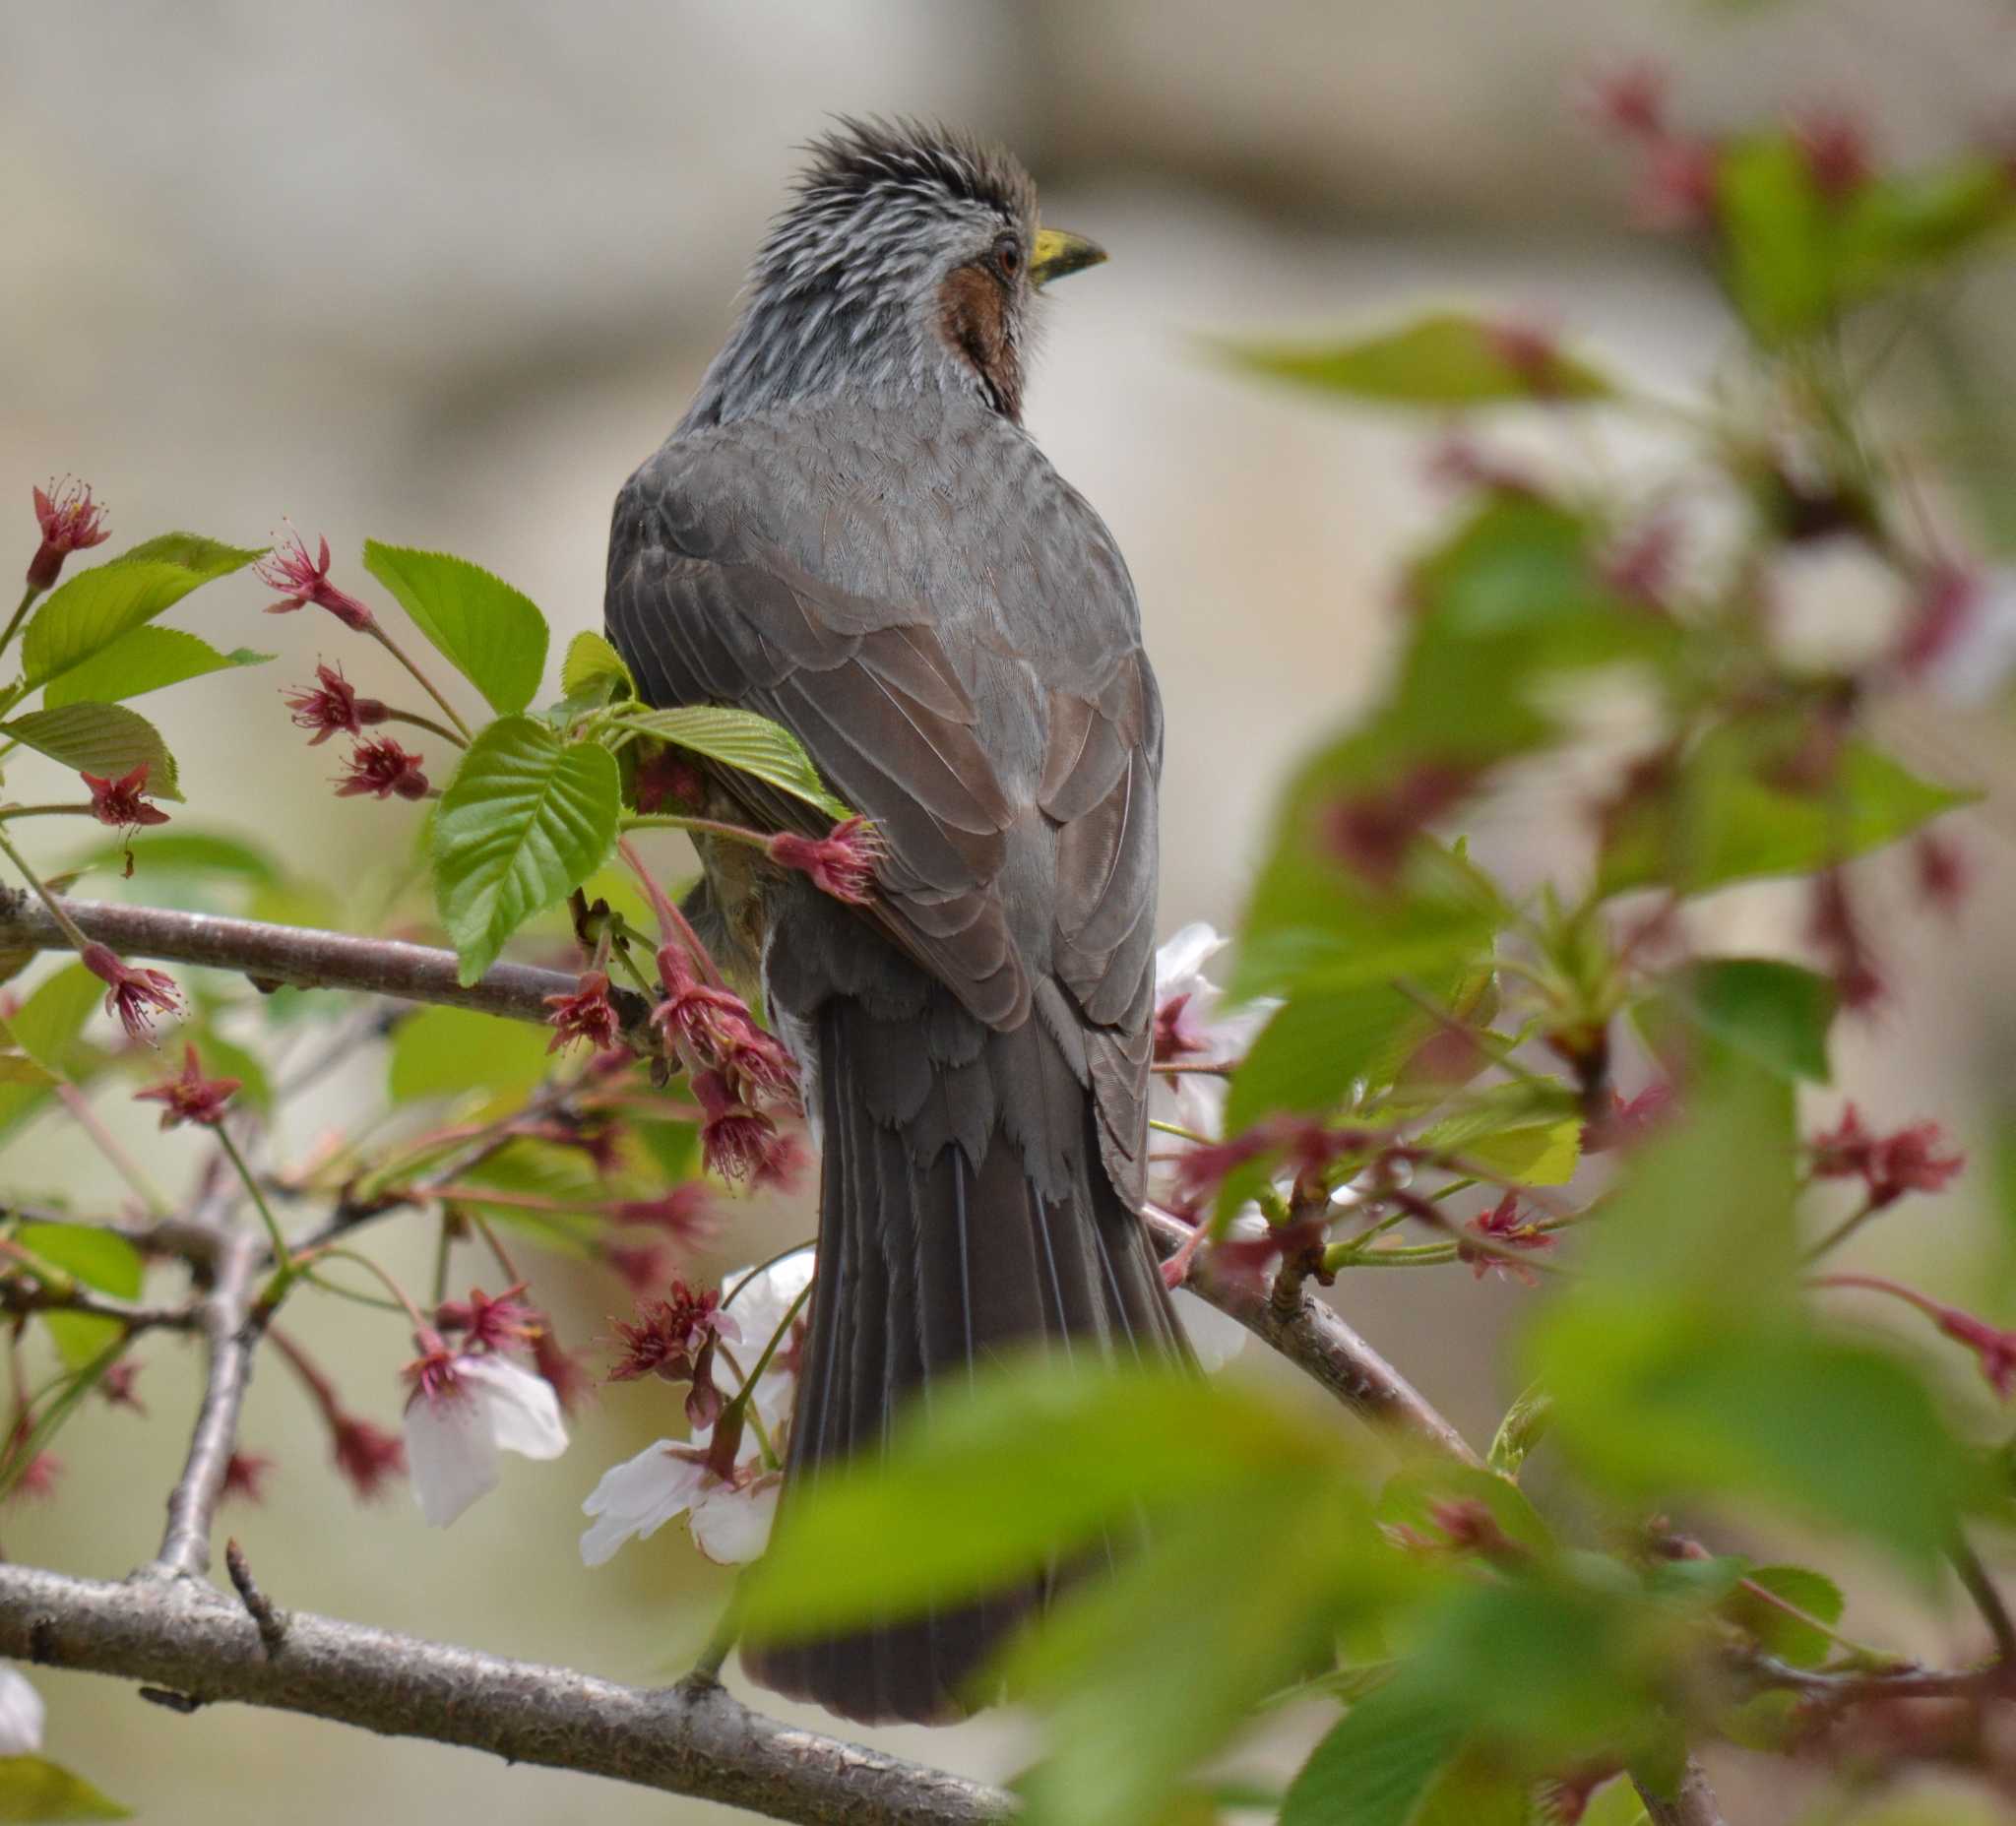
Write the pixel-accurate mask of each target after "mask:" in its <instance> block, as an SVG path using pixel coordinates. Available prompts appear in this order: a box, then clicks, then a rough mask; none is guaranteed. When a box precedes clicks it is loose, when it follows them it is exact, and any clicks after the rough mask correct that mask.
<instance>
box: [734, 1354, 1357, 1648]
mask: <svg viewBox="0 0 2016 1826" xmlns="http://www.w3.org/2000/svg"><path fill="white" fill-rule="evenodd" d="M1343 1450H1344V1448H1343V1446H1342V1444H1341V1443H1340V1442H1338V1441H1336V1440H1335V1439H1332V1438H1329V1437H1325V1436H1323V1435H1322V1434H1320V1433H1318V1432H1316V1431H1314V1430H1312V1429H1311V1428H1309V1427H1308V1426H1307V1425H1305V1424H1304V1423H1303V1421H1302V1420H1301V1419H1300V1418H1298V1417H1294V1416H1292V1415H1291V1414H1289V1413H1286V1412H1284V1411H1283V1410H1282V1409H1281V1408H1279V1407H1277V1406H1275V1405H1274V1404H1273V1403H1272V1402H1269V1401H1266V1400H1264V1399H1262V1398H1261V1397H1259V1396H1258V1395H1255V1394H1251V1393H1248V1392H1246V1391H1244V1390H1240V1389H1235V1388H1232V1387H1229V1386H1228V1385H1225V1384H1222V1383H1201V1384H1200V1383H1199V1382H1197V1381H1196V1380H1195V1379H1194V1378H1191V1377H1186V1376H1178V1375H1174V1374H1172V1373H1168V1372H1163V1373H1160V1374H1158V1373H1153V1372H1149V1371H1135V1372H1131V1373H1127V1374H1120V1373H1094V1372H1091V1371H1089V1370H1085V1369H1078V1370H1076V1371H1074V1370H1073V1368H1072V1367H1071V1366H1070V1365H1069V1364H1067V1363H1057V1362H1049V1363H1041V1362H1024V1363H1019V1364H1015V1365H1013V1366H1011V1367H1009V1368H1004V1369H1001V1370H997V1371H987V1372H982V1373H980V1374H979V1375H977V1377H976V1378H975V1380H974V1382H973V1384H972V1385H971V1386H970V1387H969V1388H965V1389H958V1390H950V1389H948V1390H944V1391H940V1392H937V1393H936V1395H935V1399H934V1401H933V1404H932V1406H931V1407H930V1409H929V1410H928V1411H926V1410H923V1409H921V1408H919V1409H914V1410H913V1411H912V1413H911V1414H910V1415H909V1417H907V1419H905V1420H904V1421H901V1422H899V1425H898V1428H897V1434H896V1437H895V1439H894V1440H893V1442H892V1444H891V1446H890V1449H889V1451H888V1453H887V1454H886V1455H885V1456H884V1458H883V1459H882V1460H881V1461H880V1462H879V1463H874V1464H867V1463H862V1462H859V1461H854V1462H851V1463H850V1464H848V1465H847V1466H845V1467H844V1468H842V1469H840V1470H837V1471H836V1472H834V1473H833V1474H832V1475H831V1476H828V1477H825V1478H822V1479H821V1480H819V1481H818V1482H817V1483H816V1484H815V1485H813V1486H812V1488H811V1489H809V1490H808V1491H806V1492H804V1494H803V1496H802V1498H801V1499H800V1500H798V1501H797V1502H796V1503H794V1504H793V1505H792V1506H790V1507H789V1508H788V1509H787V1511H786V1512H785V1514H784V1516H783V1517H782V1518H781V1521H780V1524H779V1529H778V1535H777V1539H776V1541H775V1542H774V1543H773V1544H772V1546H771V1549H770V1551H769V1552H768V1553H767V1554H766V1555H765V1556H764V1558H763V1560H762V1561H761V1562H760V1563H759V1564H758V1565H757V1566H756V1567H755V1568H754V1569H753V1570H752V1571H751V1572H750V1573H749V1575H748V1576H747V1578H746V1580H745V1581H744V1587H743V1592H742V1601H743V1621H744V1624H745V1627H746V1628H747V1629H748V1631H749V1632H750V1633H751V1634H752V1635H753V1636H758V1637H765V1638H767V1639H770V1640H790V1639H793V1638H797V1639H802V1638H803V1637H805V1636H806V1635H809V1634H811V1633H813V1632H815V1631H819V1630H823V1629H827V1628H830V1627H834V1626H845V1625H847V1624H849V1623H855V1622H859V1621H861V1620H863V1619H864V1618H866V1617H869V1616H874V1615H891V1614H901V1613H902V1612H904V1611H905V1610H906V1609H910V1610H921V1609H922V1608H923V1607H924V1606H928V1605H932V1604H937V1603H945V1602H957V1601H959V1600H961V1599H965V1598H970V1597H972V1596H973V1595H974V1594H975V1593H976V1592H978V1591H981V1590H983V1589H985V1588H987V1587H988V1586H992V1585H997V1584H1012V1583H1013V1582H1015V1581H1016V1580H1018V1579H1020V1578H1025V1577H1027V1576H1029V1575H1030V1574H1031V1573H1032V1572H1034V1571H1037V1570H1040V1568H1041V1567H1043V1566H1044V1565H1046V1564H1048V1563H1049V1562H1050V1560H1051V1558H1052V1556H1053V1555H1054V1554H1056V1553H1057V1552H1059V1551H1060V1550H1068V1549H1069V1548H1070V1547H1072V1546H1077V1545H1083V1544H1084V1543H1087V1542H1089V1541H1092V1540H1095V1539H1097V1538H1098V1537H1099V1536H1100V1534H1101V1533H1102V1532H1103V1529H1104V1528H1105V1527H1106V1525H1107V1524H1108V1523H1111V1522H1113V1521H1116V1520H1119V1521H1125V1522H1128V1523H1130V1524H1131V1522H1132V1520H1133V1518H1134V1517H1135V1515H1136V1514H1137V1511H1139V1512H1145V1513H1147V1514H1148V1515H1149V1516H1150V1517H1153V1515H1154V1514H1155V1512H1156V1511H1157V1510H1158V1509H1159V1508H1161V1507H1164V1506H1166V1505H1167V1504H1169V1503H1170V1502H1172V1501H1176V1500H1179V1499H1184V1498H1188V1499H1192V1500H1194V1499H1197V1498H1200V1497H1207V1496H1209V1495H1211V1494H1212V1493H1213V1492H1214V1491H1222V1490H1223V1489H1225V1488H1226V1487H1227V1486H1228V1485H1230V1484H1233V1483H1237V1482H1240V1481H1241V1480H1245V1481H1251V1480H1254V1479H1256V1478H1261V1479H1263V1480H1267V1481H1293V1480H1297V1479H1299V1480H1309V1479H1311V1478H1317V1479H1323V1478H1327V1477H1329V1476H1332V1475H1334V1474H1335V1473H1336V1472H1337V1470H1338V1468H1339V1467H1340V1465H1341V1464H1342V1462H1343V1461H1342V1459H1341V1457H1340V1454H1341V1453H1342V1451H1343ZM871 1542H872V1543H874V1552H873V1554H872V1556H869V1555H866V1554H864V1552H863V1550H862V1549H863V1545H864V1543H871Z"/></svg>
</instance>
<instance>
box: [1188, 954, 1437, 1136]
mask: <svg viewBox="0 0 2016 1826" xmlns="http://www.w3.org/2000/svg"><path fill="white" fill-rule="evenodd" d="M1420 1019H1421V1011H1420V1010H1419V1009H1418V1008H1417V1007H1416V1006H1415V1004H1414V1003H1413V1002H1411V1001H1409V1000H1408V998H1407V997H1406V996H1404V995H1403V994H1401V992H1400V991H1399V990H1398V989H1396V988H1394V987H1393V986H1392V985H1391V984H1390V983H1384V982H1367V983H1358V984H1355V985H1353V986H1348V987H1345V988H1339V989H1310V990H1305V991H1303V992H1302V993H1301V994H1299V995H1296V996H1295V997H1294V998H1293V999H1292V1000H1291V1001H1290V1002H1289V1003H1288V1004H1287V1005H1286V1006H1284V1007H1282V1008H1279V1009H1277V1010H1276V1011H1275V1013H1274V1014H1273V1016H1272V1017H1271V1018H1270V1019H1269V1021H1268V1023H1267V1025H1266V1026H1265V1027H1264V1028H1262V1029H1261V1030H1260V1032H1259V1033H1258V1035H1256V1036H1255V1037H1254V1039H1253V1043H1252V1045H1251V1047H1250V1048H1249V1049H1248V1050H1247V1053H1246V1056H1245V1059H1244V1060H1243V1062H1242V1063H1241V1064H1240V1066H1239V1069H1238V1071H1237V1072H1236V1073H1235V1074H1234V1075H1233V1078H1232V1082H1231V1089H1230V1091H1229V1093H1228V1094H1227V1097H1226V1116H1225V1125H1226V1132H1227V1133H1228V1134H1236V1133H1238V1131H1239V1130H1241V1129H1244V1128H1249V1127H1251V1126H1252V1124H1253V1123H1255V1122H1257V1121H1259V1120H1260V1118H1261V1117H1263V1116H1265V1115H1268V1114H1270V1113H1272V1112H1273V1111H1275V1110H1280V1109H1288V1110H1295V1111H1299V1112H1304V1113H1316V1112H1319V1111H1322V1110H1327V1109H1332V1108H1334V1107H1336V1105H1337V1104H1338V1103H1339V1102H1341V1101H1342V1100H1343V1099H1344V1097H1345V1096H1346V1094H1347V1093H1348V1092H1349V1091H1350V1090H1351V1087H1352V1085H1353V1083H1354V1081H1355V1080H1357V1079H1359V1078H1361V1077H1364V1076H1365V1075H1366V1074H1367V1073H1368V1072H1369V1071H1370V1069H1371V1067H1372V1066H1373V1064H1374V1063H1375V1062H1376V1061H1378V1060H1379V1059H1380V1057H1381V1056H1382V1054H1384V1053H1385V1052H1386V1051H1387V1050H1388V1049H1389V1048H1390V1046H1391V1043H1392V1041H1393V1039H1395V1038H1396V1036H1398V1035H1399V1034H1400V1033H1402V1031H1403V1030H1405V1029H1407V1028H1409V1027H1410V1026H1412V1025H1413V1024H1415V1023H1417V1022H1418V1021H1419V1020H1420Z"/></svg>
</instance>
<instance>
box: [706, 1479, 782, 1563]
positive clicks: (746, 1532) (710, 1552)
mask: <svg viewBox="0 0 2016 1826" xmlns="http://www.w3.org/2000/svg"><path fill="white" fill-rule="evenodd" d="M783 1483H784V1480H783V1479H782V1478H781V1477H778V1476H777V1475H776V1474H774V1473H773V1474H772V1475H771V1476H769V1477H767V1478H758V1479H757V1480H756V1481H755V1482H754V1483H751V1484H749V1485H747V1486H746V1487H745V1488H742V1489H731V1488H729V1487H728V1485H726V1484H725V1483H717V1484H715V1485H714V1486H713V1487H712V1488H710V1489H709V1490H708V1491H707V1492H706V1493H705V1494H704V1495H703V1496H702V1497H701V1498H700V1500H699V1501H698V1502H697V1503H695V1504H694V1505H693V1520H692V1522H691V1523H690V1525H689V1526H690V1527H691V1528H692V1530H693V1544H694V1545H695V1546H697V1547H698V1548H699V1549H700V1550H701V1552H703V1553H705V1554H706V1555H707V1557H708V1558H709V1559H711V1560H713V1561H715V1562H716V1563H717V1564H718V1565H722V1566H742V1565H746V1564H747V1563H748V1562H749V1561H750V1560H752V1559H760V1558H761V1557H762V1556H763V1549H764V1548H765V1547H766V1546H768V1545H769V1544H770V1527H771V1524H772V1523H773V1522H774V1521H775V1520H776V1519H777V1496H778V1491H779V1490H780V1489H781V1488H782V1487H783Z"/></svg>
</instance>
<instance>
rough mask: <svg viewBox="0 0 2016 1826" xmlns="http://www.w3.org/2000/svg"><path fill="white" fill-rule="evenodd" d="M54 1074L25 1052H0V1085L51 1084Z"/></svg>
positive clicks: (53, 1081)
mask: <svg viewBox="0 0 2016 1826" xmlns="http://www.w3.org/2000/svg"><path fill="white" fill-rule="evenodd" d="M55 1082H56V1074H55V1073H54V1072H52V1071H50V1070H49V1069H48V1068H47V1067H46V1066H42V1065H37V1064H36V1063H35V1062H34V1060H33V1059H32V1058H30V1057H29V1056H28V1054H27V1053H25V1052H0V1085H14V1086H19V1085H42V1086H46V1085H52V1084H54V1083H55Z"/></svg>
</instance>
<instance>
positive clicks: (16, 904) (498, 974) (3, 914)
mask: <svg viewBox="0 0 2016 1826" xmlns="http://www.w3.org/2000/svg"><path fill="white" fill-rule="evenodd" d="M58 905H59V906H60V907H61V908H62V909H63V911H64V912H65V913H67V914H68V915H69V916H70V917H71V918H72V919H74V920H75V921H76V922H77V924H78V926H79V927H80V928H81V929H82V931H83V932H84V934H85V936H86V937H87V938H93V939H96V940H97V941H98V942H99V943H100V944H105V945H109V946H111V948H112V949H113V950H114V951H116V952H118V953H119V954H120V955H121V956H124V957H142V958H157V959H158V960H160V961H161V962H163V963H167V964H197V965H203V966H205V967H207V968H209V969H212V970H228V971H235V972H237V973H238V974H239V975H240V976H250V977H252V978H253V979H254V980H255V981H257V982H261V983H291V984H292V985H294V986H295V987H296V988H302V989H354V990H357V991H360V992H362V993H364V994H367V995H392V996H398V997H399V998H400V999H402V1000H404V1001H409V1002H438V1003H441V1004H443V1005H446V1006H449V1007H455V1008H473V1009H476V1010H478V1011H479V1012H481V1013H483V1014H491V1015H503V1016H505V1017H506V1018H508V1019H510V1020H514V1021H536V1022H543V1021H544V1020H545V1019H546V1017H547V1016H548V1014H550V1013H551V1010H549V1009H548V1008H547V1007H546V997H547V996H549V995H571V994H572V993H573V992H574V984H575V979H574V977H572V976H566V975H563V974H562V973H561V972H559V971H551V970H537V969H535V968H534V967H533V966H531V965H529V964H498V965H495V966H493V967H492V968H491V969H490V970H488V971H486V972H484V974H483V975H482V976H481V977H479V978H478V979H477V980H476V981H475V982H473V983H472V984H470V985H469V986H468V987H464V986H463V983H462V981H461V979H460V977H459V976H458V974H457V971H458V967H457V964H456V959H455V954H454V953H453V952H452V951H438V950H435V949H434V948H433V947H431V946H428V945H409V944H405V943H403V942H402V941H400V940H398V939H393V938H356V937H353V936H351V935H350V934H349V933H347V932H324V931H319V930H316V929H314V928H313V927H309V926H292V925H267V924H265V923H263V922H262V921H260V920H257V919H225V918H221V917H219V916H217V915H216V914H212V913H178V912H176V911H174V910H172V909H169V908H165V907H131V906H127V905H126V904H125V903H123V902H119V901H71V900H59V901H58ZM0 945H4V946H23V945H27V946H32V947H34V948H35V949H37V950H42V951H67V950H68V949H70V943H69V940H68V939H67V938H66V937H65V936H64V933H63V931H62V928H61V927H60V926H58V925H57V923H56V919H55V915H54V914H52V913H50V912H49V910H48V909H47V908H46V907H44V906H42V905H41V903H40V902H39V901H37V900H36V899H35V898H34V897H33V896H32V895H31V894H28V893H25V892H23V891H22V890H20V889H18V888H5V889H0ZM609 999H610V1000H611V1001H612V1002H613V1003H615V1005H616V1013H617V1015H618V1017H619V1019H621V1021H622V1022H623V1024H624V1026H625V1028H626V1029H629V1028H635V1027H639V1026H641V1025H642V1023H643V1022H644V1020H645V1018H646V1016H647V1015H649V1013H650V1012H651V1011H650V1009H649V1008H647V1007H646V1006H645V1003H644V998H643V997H642V996H640V995H637V994H635V993H634V992H632V991H631V990H628V989H614V988H612V989H611V990H610V991H609Z"/></svg>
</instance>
